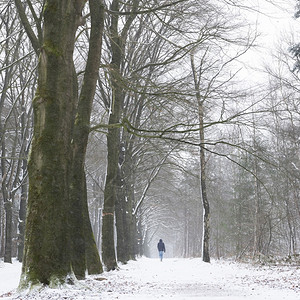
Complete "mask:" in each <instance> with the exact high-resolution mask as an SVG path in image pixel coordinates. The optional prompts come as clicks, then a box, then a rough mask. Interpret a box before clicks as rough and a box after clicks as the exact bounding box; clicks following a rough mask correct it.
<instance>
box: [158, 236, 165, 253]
mask: <svg viewBox="0 0 300 300" xmlns="http://www.w3.org/2000/svg"><path fill="white" fill-rule="evenodd" d="M157 249H158V251H164V252H166V247H165V244H164V242H163V241H162V239H160V240H159V242H158V244H157Z"/></svg>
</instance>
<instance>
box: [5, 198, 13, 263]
mask: <svg viewBox="0 0 300 300" xmlns="http://www.w3.org/2000/svg"><path fill="white" fill-rule="evenodd" d="M4 208H5V246H4V247H5V252H4V262H6V263H11V262H12V261H11V253H12V202H11V200H10V199H8V200H7V201H6V202H5V203H4Z"/></svg>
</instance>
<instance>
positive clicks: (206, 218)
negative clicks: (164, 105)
mask: <svg viewBox="0 0 300 300" xmlns="http://www.w3.org/2000/svg"><path fill="white" fill-rule="evenodd" d="M191 67H192V72H193V77H194V86H195V91H196V100H197V105H198V120H199V137H200V188H201V196H202V197H201V198H202V206H203V239H202V260H203V261H204V262H210V254H209V239H210V210H209V201H208V197H207V190H206V161H205V149H204V145H205V135H204V104H203V102H204V99H201V94H200V80H201V74H199V78H198V76H197V72H196V68H195V63H194V55H193V53H192V54H191Z"/></svg>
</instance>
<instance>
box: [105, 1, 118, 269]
mask: <svg viewBox="0 0 300 300" xmlns="http://www.w3.org/2000/svg"><path fill="white" fill-rule="evenodd" d="M111 10H113V11H118V10H119V0H114V1H113V2H112V4H111ZM118 18H119V17H118V15H112V17H111V28H110V36H111V49H112V61H111V68H110V70H111V72H110V76H111V84H112V99H111V111H110V116H109V121H108V124H109V125H113V124H117V123H119V121H120V116H121V107H122V88H121V85H120V81H121V75H120V65H121V57H122V45H121V39H120V36H119V34H118ZM119 149H120V129H119V128H116V127H115V128H112V127H110V128H109V129H108V134H107V171H106V180H105V188H104V206H103V214H102V259H103V263H104V264H105V266H106V268H107V270H108V271H110V270H114V269H115V268H116V267H117V260H116V254H115V244H114V226H115V224H114V219H115V218H114V213H115V204H116V202H117V180H118V168H119V167H118V164H119Z"/></svg>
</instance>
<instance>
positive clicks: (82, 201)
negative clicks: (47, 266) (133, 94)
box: [70, 0, 104, 278]
mask: <svg viewBox="0 0 300 300" xmlns="http://www.w3.org/2000/svg"><path fill="white" fill-rule="evenodd" d="M90 11H91V34H90V42H89V53H88V60H87V64H86V69H85V74H84V79H83V85H82V89H81V93H80V97H79V102H78V107H77V115H76V120H75V125H74V134H73V143H72V151H73V157H72V160H73V161H72V169H71V173H70V174H71V176H70V202H71V207H70V211H71V215H72V224H73V228H74V230H73V232H72V242H73V246H72V249H73V251H72V265H73V270H74V272H75V274H76V276H77V278H84V277H85V271H86V269H87V270H88V272H89V274H98V273H101V272H102V271H103V270H102V264H101V262H100V257H99V253H98V249H97V246H96V243H95V239H94V235H93V232H92V228H91V223H90V218H89V211H88V205H87V191H86V175H85V170H84V167H85V156H86V149H87V143H88V136H89V128H90V117H91V111H92V105H93V99H94V95H95V90H96V82H97V79H98V70H99V66H100V57H101V49H102V35H103V29H104V4H103V1H102V0H90ZM82 261H86V265H85V264H84V265H83V264H82Z"/></svg>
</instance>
